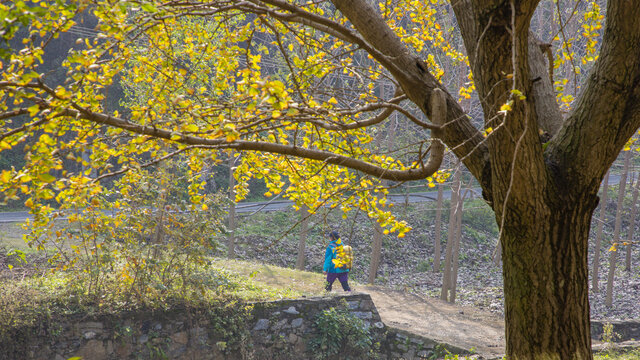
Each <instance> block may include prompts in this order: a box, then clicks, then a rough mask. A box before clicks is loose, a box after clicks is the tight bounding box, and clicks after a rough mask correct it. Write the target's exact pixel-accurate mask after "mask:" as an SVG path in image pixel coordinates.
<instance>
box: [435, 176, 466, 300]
mask: <svg viewBox="0 0 640 360" xmlns="http://www.w3.org/2000/svg"><path fill="white" fill-rule="evenodd" d="M460 172H461V169H460V165H458V166H457V167H456V170H455V173H454V175H453V183H452V185H451V201H450V203H451V204H450V208H449V229H447V249H446V251H445V252H446V254H445V257H444V272H443V273H442V290H441V291H440V299H442V300H444V301H447V299H448V298H449V290H451V270H452V269H451V262H452V259H453V246H454V242H455V233H456V208H457V207H458V192H459V191H460V190H459V189H460Z"/></svg>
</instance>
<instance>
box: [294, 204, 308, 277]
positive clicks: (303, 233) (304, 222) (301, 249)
mask: <svg viewBox="0 0 640 360" xmlns="http://www.w3.org/2000/svg"><path fill="white" fill-rule="evenodd" d="M298 212H299V213H300V238H299V239H298V257H297V259H296V269H298V270H304V263H305V248H306V245H307V233H308V232H309V218H310V216H311V215H310V214H309V208H308V207H306V206H302V207H301V208H300V210H298Z"/></svg>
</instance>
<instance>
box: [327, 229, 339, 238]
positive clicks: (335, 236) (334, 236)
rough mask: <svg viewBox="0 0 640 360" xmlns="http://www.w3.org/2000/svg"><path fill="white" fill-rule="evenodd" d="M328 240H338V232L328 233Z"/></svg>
mask: <svg viewBox="0 0 640 360" xmlns="http://www.w3.org/2000/svg"><path fill="white" fill-rule="evenodd" d="M329 238H330V239H331V240H337V239H340V234H338V232H337V231H335V230H333V231H331V232H329Z"/></svg>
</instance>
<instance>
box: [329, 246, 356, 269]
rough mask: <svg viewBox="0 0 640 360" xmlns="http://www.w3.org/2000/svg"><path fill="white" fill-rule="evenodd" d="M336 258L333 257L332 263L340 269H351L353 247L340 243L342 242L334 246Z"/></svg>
mask: <svg viewBox="0 0 640 360" xmlns="http://www.w3.org/2000/svg"><path fill="white" fill-rule="evenodd" d="M335 251H336V258H335V259H333V260H332V261H333V265H334V266H335V267H336V268H339V269H342V270H351V266H353V249H352V248H351V246H349V245H342V242H340V243H338V246H336V250H335Z"/></svg>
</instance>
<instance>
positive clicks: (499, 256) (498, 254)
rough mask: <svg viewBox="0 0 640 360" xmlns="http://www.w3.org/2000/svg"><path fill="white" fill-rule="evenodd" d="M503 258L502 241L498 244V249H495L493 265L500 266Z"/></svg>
mask: <svg viewBox="0 0 640 360" xmlns="http://www.w3.org/2000/svg"><path fill="white" fill-rule="evenodd" d="M501 259H502V245H501V244H500V241H498V243H497V244H496V249H495V250H494V251H493V265H495V266H499V265H500V260H501Z"/></svg>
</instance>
